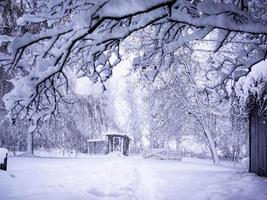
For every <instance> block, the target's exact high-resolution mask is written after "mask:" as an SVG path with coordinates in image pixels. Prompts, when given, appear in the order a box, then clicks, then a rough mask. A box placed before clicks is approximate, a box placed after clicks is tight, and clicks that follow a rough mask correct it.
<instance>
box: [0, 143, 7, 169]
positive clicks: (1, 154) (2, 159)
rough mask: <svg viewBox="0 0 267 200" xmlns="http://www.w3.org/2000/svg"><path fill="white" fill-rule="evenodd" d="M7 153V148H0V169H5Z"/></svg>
mask: <svg viewBox="0 0 267 200" xmlns="http://www.w3.org/2000/svg"><path fill="white" fill-rule="evenodd" d="M7 154H8V150H7V149H4V148H0V170H1V169H2V170H5V171H6V170H7Z"/></svg>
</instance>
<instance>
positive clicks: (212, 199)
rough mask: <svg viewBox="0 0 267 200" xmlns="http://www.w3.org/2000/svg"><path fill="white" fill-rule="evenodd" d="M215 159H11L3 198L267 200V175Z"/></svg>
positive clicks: (2, 178) (2, 180)
mask: <svg viewBox="0 0 267 200" xmlns="http://www.w3.org/2000/svg"><path fill="white" fill-rule="evenodd" d="M232 164H233V163H229V162H228V163H224V162H223V163H222V166H214V165H213V164H212V162H211V160H201V159H193V158H184V159H183V161H182V162H179V161H163V160H155V159H143V158H142V157H139V156H129V157H124V156H123V157H122V156H117V155H114V154H112V155H107V156H101V155H99V156H88V157H81V158H41V157H34V158H27V157H10V158H9V168H8V171H7V172H4V171H0V194H1V200H15V199H16V200H56V199H58V200H59V199H66V200H83V199H84V200H88V199H89V200H177V199H183V200H236V199H240V200H241V199H242V200H265V199H267V179H266V178H261V177H258V176H256V175H253V174H248V173H244V172H243V170H242V168H240V166H239V167H237V168H233V165H232Z"/></svg>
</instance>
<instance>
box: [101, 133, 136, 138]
mask: <svg viewBox="0 0 267 200" xmlns="http://www.w3.org/2000/svg"><path fill="white" fill-rule="evenodd" d="M109 135H117V136H126V137H128V138H129V139H132V138H131V137H130V136H129V135H128V134H126V133H117V132H113V133H107V134H106V136H109Z"/></svg>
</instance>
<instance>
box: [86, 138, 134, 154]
mask: <svg viewBox="0 0 267 200" xmlns="http://www.w3.org/2000/svg"><path fill="white" fill-rule="evenodd" d="M106 138H107V139H90V140H88V141H87V142H88V153H89V154H108V153H110V152H115V151H116V152H121V153H122V154H123V155H125V156H128V155H129V145H130V140H131V139H130V138H129V137H128V136H127V135H126V134H121V133H114V134H113V133H112V134H107V135H106Z"/></svg>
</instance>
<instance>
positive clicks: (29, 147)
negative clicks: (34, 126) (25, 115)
mask: <svg viewBox="0 0 267 200" xmlns="http://www.w3.org/2000/svg"><path fill="white" fill-rule="evenodd" d="M27 154H28V155H29V156H32V155H33V132H28V135H27Z"/></svg>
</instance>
